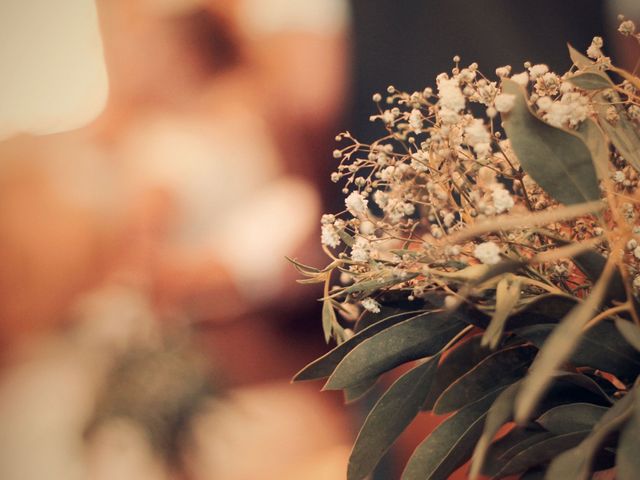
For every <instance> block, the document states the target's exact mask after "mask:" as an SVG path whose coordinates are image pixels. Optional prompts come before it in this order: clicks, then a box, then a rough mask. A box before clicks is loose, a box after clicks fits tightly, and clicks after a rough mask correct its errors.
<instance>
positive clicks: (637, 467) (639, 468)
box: [616, 388, 640, 480]
mask: <svg viewBox="0 0 640 480" xmlns="http://www.w3.org/2000/svg"><path fill="white" fill-rule="evenodd" d="M629 395H631V394H629ZM633 395H634V397H635V398H634V399H633V401H634V406H633V415H632V417H631V419H630V420H629V422H628V423H627V424H626V426H625V427H624V429H623V430H622V434H621V435H620V443H619V444H618V454H617V455H616V467H617V478H618V479H619V480H636V479H637V478H638V473H639V472H640V454H639V453H638V452H639V449H638V442H639V441H640V394H639V392H638V389H637V388H636V390H635V391H634V392H633Z"/></svg>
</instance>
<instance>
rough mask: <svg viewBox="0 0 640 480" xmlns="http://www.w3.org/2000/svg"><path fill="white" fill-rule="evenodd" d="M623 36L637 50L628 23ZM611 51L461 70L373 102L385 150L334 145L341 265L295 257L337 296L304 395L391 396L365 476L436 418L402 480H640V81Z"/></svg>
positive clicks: (380, 415)
mask: <svg viewBox="0 0 640 480" xmlns="http://www.w3.org/2000/svg"><path fill="white" fill-rule="evenodd" d="M620 31H621V32H622V33H623V34H625V35H629V36H634V37H635V38H636V39H640V36H639V35H638V34H636V33H635V26H633V24H631V23H630V22H629V21H625V20H624V19H623V21H622V23H621V25H620ZM601 47H602V40H601V39H599V38H597V37H596V38H595V39H594V41H593V43H592V45H591V46H590V47H589V50H588V51H587V53H588V56H584V55H582V54H580V53H579V52H577V51H576V50H575V49H573V48H571V47H570V48H569V54H570V56H571V58H572V60H573V63H574V66H573V67H572V68H571V70H570V71H568V72H566V73H565V74H564V75H562V76H560V75H557V74H555V73H553V72H550V71H549V70H548V68H547V67H546V66H545V65H530V64H528V63H526V64H525V71H523V72H522V73H519V74H514V75H511V67H502V68H499V69H498V70H497V71H496V74H497V76H498V77H499V78H500V80H499V82H498V81H491V80H489V79H488V78H486V77H485V76H484V75H482V73H481V72H480V71H479V70H478V67H477V65H475V64H471V65H470V66H468V67H466V68H461V67H460V59H459V58H457V57H456V58H454V62H455V67H454V68H453V69H452V71H451V72H450V73H449V74H441V75H440V76H438V78H437V80H436V81H437V87H438V88H437V93H435V92H434V90H433V89H431V88H426V89H425V90H424V91H422V92H413V93H404V92H399V91H397V90H396V89H394V88H393V87H389V89H388V96H387V97H386V99H385V100H383V97H382V95H380V94H376V95H374V101H375V102H376V105H377V106H378V113H377V114H376V115H373V116H372V120H373V121H381V122H382V123H383V125H384V126H385V128H386V131H387V135H386V136H384V137H383V138H381V139H379V140H377V141H375V142H373V143H372V144H365V143H361V142H360V141H358V140H356V139H355V138H354V137H353V136H352V135H350V134H349V133H348V132H347V133H343V134H341V135H339V136H338V140H339V141H347V143H348V144H347V145H346V146H345V147H343V148H341V149H338V150H336V151H335V152H334V157H335V158H337V159H338V158H339V159H341V161H340V165H339V167H338V169H337V171H336V172H335V173H334V174H333V175H332V180H333V181H335V182H344V190H343V192H344V193H345V195H346V200H345V207H346V209H345V210H344V211H343V212H340V213H338V214H335V215H324V216H323V218H322V243H323V245H324V248H325V251H326V253H327V255H328V256H329V257H330V258H331V263H330V264H329V266H327V267H326V268H325V269H322V270H319V269H314V268H311V267H307V266H304V265H302V264H299V263H297V262H295V261H294V263H295V264H296V266H297V268H298V270H299V271H300V272H301V273H302V274H303V275H305V276H306V277H308V278H307V279H306V280H304V282H305V283H313V282H321V283H324V285H325V294H324V298H323V299H322V300H323V302H324V308H323V325H324V329H325V334H326V337H327V339H329V338H331V337H333V338H335V339H336V341H337V343H338V345H337V346H336V347H335V348H333V349H332V350H331V351H330V352H329V353H327V354H326V355H324V356H323V357H321V358H319V359H317V360H316V361H314V362H313V363H311V364H310V365H308V366H307V367H305V368H304V369H303V370H302V371H301V372H299V373H298V374H297V376H296V378H295V380H298V381H301V380H314V379H326V384H325V389H333V390H343V391H344V392H345V396H346V398H347V399H348V400H349V401H351V400H354V399H356V398H358V397H360V396H362V395H364V394H366V393H367V392H368V391H370V390H371V388H372V387H373V386H374V385H375V383H376V382H377V381H378V380H379V379H380V378H381V377H384V378H383V380H382V382H381V383H383V384H385V385H389V384H390V386H389V387H388V389H387V390H386V392H385V393H384V394H382V396H381V397H380V398H379V400H378V401H377V403H375V405H374V407H373V408H372V410H371V412H370V413H369V416H368V417H367V418H366V420H365V422H364V425H363V427H362V429H361V431H360V434H359V435H358V437H357V440H356V442H355V445H354V448H353V452H352V454H351V459H350V462H349V466H348V479H349V480H359V479H362V478H365V477H366V476H367V475H368V474H369V473H370V472H371V471H372V470H373V469H374V468H375V466H376V464H377V463H378V462H379V460H380V458H381V457H382V456H383V455H384V453H385V452H386V451H387V450H388V449H389V448H390V447H391V445H392V444H393V442H394V441H395V439H396V438H397V437H398V436H399V435H400V433H401V432H402V431H403V430H404V429H405V428H406V427H407V425H409V424H410V423H411V421H412V420H413V419H414V418H415V417H416V416H417V415H419V414H420V412H423V411H432V412H433V413H435V414H445V413H447V414H451V415H450V416H449V417H447V418H446V419H445V420H444V421H442V423H440V425H439V426H438V427H437V428H436V429H435V430H434V431H433V432H431V433H430V434H429V435H428V436H427V437H426V438H425V440H424V441H423V442H422V443H421V444H420V445H419V446H418V447H417V448H416V450H415V452H414V454H413V456H412V457H411V459H410V460H409V462H408V464H407V465H406V468H405V470H404V473H403V479H405V480H413V479H416V480H417V479H425V478H426V479H446V478H448V477H449V476H450V475H451V474H452V472H454V471H455V470H456V469H458V468H459V467H460V466H462V465H463V464H465V463H466V462H467V461H469V460H471V462H470V467H469V469H470V470H469V473H470V476H471V477H472V478H475V477H477V476H478V475H480V474H485V475H488V476H490V477H493V478H502V477H505V476H508V475H518V476H520V478H542V476H544V477H545V478H549V479H552V480H554V479H562V480H564V479H566V478H571V479H574V478H576V479H587V478H590V476H591V475H592V473H593V472H594V471H601V470H606V469H611V468H615V469H616V475H617V477H618V478H621V479H631V478H637V477H640V465H639V464H638V455H637V454H635V455H634V452H635V453H637V443H638V442H639V441H640V387H639V386H638V383H640V382H638V375H639V374H640V311H639V309H638V293H639V290H640V246H639V245H640V244H639V243H638V236H639V235H640V219H639V218H638V211H639V209H640V189H639V188H638V182H639V178H640V171H639V169H640V130H639V125H640V94H639V91H640V79H639V78H638V77H636V76H634V75H632V74H630V73H628V72H625V71H623V70H621V69H619V68H617V67H615V66H614V65H612V64H611V61H610V59H609V58H607V57H605V56H604V54H603V53H602V50H601ZM385 101H386V104H385ZM480 113H483V114H484V115H480ZM505 134H506V138H505ZM405 364H409V365H410V367H411V368H410V369H408V370H406V369H405V370H403V371H404V373H403V374H402V375H401V376H399V375H398V374H397V372H394V369H396V367H399V366H401V365H405ZM392 378H394V379H395V381H394V382H393V383H391V382H390V379H392Z"/></svg>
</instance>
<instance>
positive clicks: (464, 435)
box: [402, 391, 500, 480]
mask: <svg viewBox="0 0 640 480" xmlns="http://www.w3.org/2000/svg"><path fill="white" fill-rule="evenodd" d="M499 394H500V391H497V392H493V393H491V394H489V395H487V396H486V397H483V398H481V399H479V400H477V401H476V402H474V403H472V404H470V405H467V406H466V407H464V408H463V409H462V410H459V411H458V412H456V413H455V414H454V415H452V416H450V417H449V418H447V419H446V420H445V421H444V422H442V423H441V424H440V425H438V427H436V429H435V430H434V431H433V432H431V434H430V435H429V436H428V437H427V438H426V439H425V440H424V441H423V442H422V443H421V444H420V445H419V446H418V448H416V450H415V451H414V452H413V455H412V456H411V458H410V459H409V462H408V463H407V465H406V467H405V470H404V472H403V473H402V480H440V479H442V480H446V479H448V478H449V476H450V475H451V473H453V472H454V471H455V470H456V469H457V468H458V467H460V466H461V465H462V464H464V462H466V461H467V460H468V459H469V457H470V456H471V452H472V451H473V447H474V445H475V443H476V441H477V440H478V438H479V437H480V434H481V433H482V424H483V421H484V418H485V416H486V414H487V410H488V409H489V407H490V406H491V404H492V403H493V401H494V400H495V398H496V397H497V396H498V395H499Z"/></svg>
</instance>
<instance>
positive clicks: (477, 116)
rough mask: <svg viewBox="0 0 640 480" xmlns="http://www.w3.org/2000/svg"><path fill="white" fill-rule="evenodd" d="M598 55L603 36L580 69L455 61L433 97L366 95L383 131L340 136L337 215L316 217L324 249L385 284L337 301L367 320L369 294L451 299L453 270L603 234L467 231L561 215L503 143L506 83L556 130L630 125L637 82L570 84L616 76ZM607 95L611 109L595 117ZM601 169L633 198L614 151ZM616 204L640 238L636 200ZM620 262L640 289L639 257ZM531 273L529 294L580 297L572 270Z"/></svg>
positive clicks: (580, 229)
mask: <svg viewBox="0 0 640 480" xmlns="http://www.w3.org/2000/svg"><path fill="white" fill-rule="evenodd" d="M620 31H621V32H622V33H624V34H626V35H637V34H636V33H635V26H633V24H632V23H630V22H629V21H623V23H622V24H621V25H620ZM602 47H603V44H602V39H600V38H598V37H596V38H594V40H593V43H592V45H591V47H590V48H589V52H588V55H589V57H591V59H592V60H588V59H587V57H584V59H585V61H588V62H589V65H588V68H587V67H586V66H585V65H586V64H584V65H575V66H574V67H572V69H571V70H569V71H568V72H566V73H564V74H557V73H554V72H552V71H550V69H549V68H548V66H547V65H544V64H531V63H529V62H526V63H524V65H523V68H522V69H521V70H520V71H517V72H515V73H514V70H516V69H514V68H512V66H508V65H507V66H504V67H500V68H498V69H497V70H496V72H495V74H496V77H497V78H496V79H491V78H489V77H487V76H485V75H484V74H483V73H482V72H481V71H480V70H479V67H478V65H477V64H475V63H471V64H469V65H468V66H462V65H461V63H460V62H461V60H460V58H459V57H457V56H456V57H454V59H453V60H454V66H453V68H452V70H451V71H450V72H446V73H442V74H440V75H439V76H438V77H437V78H436V82H435V87H436V88H435V89H434V88H431V87H427V88H425V89H424V90H422V91H415V92H401V91H398V90H397V89H395V88H394V87H393V86H390V87H389V88H388V89H387V94H386V95H385V96H383V95H382V94H379V93H376V94H374V95H373V101H374V103H375V105H376V107H377V113H375V114H374V115H372V116H371V117H370V120H371V121H373V122H379V123H380V124H381V125H382V127H383V128H384V130H385V131H386V134H385V135H384V136H382V138H380V139H378V140H376V141H374V142H372V143H363V142H361V141H360V140H358V139H356V138H354V137H353V136H352V135H351V134H350V133H349V132H345V133H342V134H340V135H338V136H337V138H336V139H337V141H339V142H343V143H346V145H344V146H342V147H341V148H339V149H336V150H335V151H334V158H336V159H339V160H340V162H339V166H338V168H337V170H336V171H335V172H334V173H333V174H332V175H331V179H332V181H333V182H336V183H338V182H340V183H343V192H344V194H345V197H346V198H345V209H344V210H343V211H342V212H339V213H337V214H335V215H324V216H323V217H322V238H321V240H322V244H323V245H324V246H325V247H326V251H327V253H328V254H329V255H330V256H331V257H332V258H333V259H334V263H335V265H338V266H339V268H340V269H341V270H342V271H343V272H347V273H348V274H349V278H350V279H351V280H352V281H355V283H358V282H366V281H370V280H372V279H374V280H375V279H377V280H379V281H380V282H381V287H380V288H376V289H363V290H362V293H361V294H360V296H359V294H358V293H357V291H356V293H353V292H352V293H350V294H345V295H344V296H343V301H344V302H345V303H350V304H353V303H360V306H361V307H362V308H364V309H365V310H368V311H371V312H373V311H376V309H377V308H378V307H377V303H375V300H374V299H373V298H371V296H370V294H371V293H372V292H373V293H376V294H381V293H384V292H385V291H388V290H390V289H393V290H400V291H405V292H406V294H407V296H408V297H409V298H410V299H414V298H417V297H420V296H423V295H425V294H426V293H428V292H429V291H430V290H433V289H439V290H442V289H444V290H447V291H449V293H451V294H456V287H455V282H451V281H444V280H443V277H444V276H447V275H450V274H451V273H452V272H460V271H466V270H465V269H467V268H468V267H472V266H474V265H478V264H483V265H488V266H489V265H495V264H497V263H499V262H500V261H501V260H504V259H516V260H522V259H525V260H527V259H531V258H532V257H534V256H536V255H539V254H540V253H542V252H545V251H547V250H549V249H551V248H553V247H557V246H558V241H559V239H561V241H562V242H565V243H566V242H573V241H583V240H589V239H593V238H596V237H599V236H602V235H603V232H604V231H605V230H606V225H605V226H604V228H603V226H602V225H601V224H600V223H598V219H597V218H596V216H594V215H591V214H587V215H582V216H581V217H579V218H572V219H569V220H566V219H565V220H563V221H561V222H558V221H549V222H546V223H544V225H538V226H536V227H535V228H533V227H526V226H524V225H523V226H521V227H518V228H512V229H510V230H509V231H508V232H507V231H503V230H500V228H492V229H489V230H486V231H483V232H482V233H480V234H477V235H466V234H465V232H468V231H469V230H470V229H473V228H474V226H477V225H480V224H486V223H491V222H493V224H494V225H499V224H500V222H501V221H502V219H503V218H509V217H512V216H514V215H520V216H526V215H531V214H535V213H540V212H543V211H552V210H554V209H558V208H562V207H561V206H560V204H559V203H558V202H557V201H556V200H554V198H553V197H552V196H550V195H549V194H548V193H547V192H545V191H544V190H543V189H542V188H541V186H540V185H538V183H536V181H534V179H533V178H532V177H531V176H530V175H529V174H528V173H527V172H526V171H525V170H524V169H523V168H522V166H521V165H520V162H519V160H518V157H517V155H516V154H515V153H514V149H513V148H512V146H511V143H510V141H509V140H508V139H506V138H505V135H504V131H503V130H502V126H501V120H502V118H503V117H504V116H508V115H509V113H510V112H511V110H512V109H513V108H514V105H515V103H516V95H514V94H513V93H508V92H505V91H503V88H502V85H503V83H504V82H505V81H507V80H510V81H512V82H515V83H516V84H517V85H519V86H521V87H522V89H523V92H526V99H527V108H528V109H529V110H530V112H531V113H532V114H533V115H535V116H536V117H538V118H539V119H540V120H541V121H543V122H545V123H546V124H548V125H551V126H553V127H557V128H559V129H561V130H563V131H568V132H574V133H575V134H576V135H581V134H583V131H584V130H585V129H587V127H588V125H587V120H590V119H595V118H596V117H597V116H598V115H601V116H602V117H603V118H604V119H605V120H606V121H607V122H609V123H610V124H614V125H615V123H616V122H619V121H620V115H621V114H622V115H625V116H626V117H627V118H628V119H629V121H631V122H633V123H634V124H635V125H636V126H637V125H638V122H639V121H640V102H639V101H638V100H639V97H638V90H637V89H638V85H637V84H633V83H631V82H629V81H626V80H625V81H624V82H623V83H621V84H619V85H615V86H614V88H612V89H606V90H604V91H602V92H600V93H599V94H598V95H594V92H593V91H592V89H590V88H589V86H586V87H585V86H584V85H582V84H581V83H580V82H579V81H577V80H576V78H577V77H576V76H579V74H581V73H583V72H585V71H587V70H589V71H597V72H603V71H604V70H606V69H610V68H612V66H611V63H610V60H609V59H608V58H607V57H604V55H603V54H602ZM612 85H613V84H612ZM603 98H604V99H605V100H606V101H607V102H608V106H607V109H606V111H599V110H598V109H599V108H601V104H602V99H603ZM602 169H604V170H603V171H606V172H607V173H606V175H605V176H606V177H607V178H604V179H603V178H600V184H601V185H600V186H601V188H602V189H603V191H609V193H610V194H613V195H614V196H615V198H616V200H621V199H622V198H628V199H633V198H634V195H635V192H636V188H637V185H638V171H637V170H636V169H635V168H633V167H632V166H631V165H630V163H629V162H628V161H627V160H625V158H624V156H623V155H622V153H621V152H619V151H615V152H613V153H612V154H611V155H610V158H609V161H608V162H607V164H606V165H604V166H602V168H601V170H602ZM534 176H535V175H534ZM605 196H606V195H605ZM622 205H623V206H622V207H621V208H622V210H624V211H625V213H624V217H625V218H626V221H627V223H628V226H629V228H630V229H631V230H632V231H633V233H632V234H635V233H637V232H638V230H639V229H640V219H638V215H637V203H636V202H634V201H629V202H627V203H626V206H624V205H625V204H624V202H623V203H622ZM625 209H626V210H625ZM607 215H608V217H607V218H609V217H611V215H609V214H607ZM609 219H610V218H609ZM610 220H611V219H610ZM611 221H613V220H611ZM596 248H598V249H599V251H600V252H601V253H602V254H604V255H605V256H607V255H608V253H609V250H610V248H611V246H610V245H607V242H605V241H603V242H601V243H598V244H597V247H596ZM627 257H628V258H627V260H628V273H629V275H631V276H632V277H635V278H637V279H638V281H637V282H636V283H637V285H638V286H640V276H638V275H639V274H640V263H639V262H640V258H638V256H634V255H633V254H632V252H627ZM530 274H531V277H532V278H533V279H535V282H534V281H532V282H531V285H529V286H528V287H526V288H525V293H526V291H530V292H531V294H532V295H536V294H539V293H541V291H543V290H545V289H547V290H549V291H552V290H553V291H558V290H561V291H563V292H566V293H569V294H571V295H578V296H580V295H582V294H583V293H584V291H585V289H588V288H589V282H588V280H587V279H586V278H585V276H584V275H582V274H579V273H578V271H577V269H576V267H575V265H574V264H573V263H572V262H571V261H566V260H558V259H553V260H550V261H548V262H539V263H538V264H536V265H535V266H531V267H530ZM390 278H391V279H395V280H394V281H390V280H388V279H390ZM634 285H635V284H634ZM339 288H340V287H339V286H338V287H334V289H339ZM581 292H582V293H581Z"/></svg>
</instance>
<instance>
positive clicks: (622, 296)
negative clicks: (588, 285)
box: [573, 250, 627, 304]
mask: <svg viewBox="0 0 640 480" xmlns="http://www.w3.org/2000/svg"><path fill="white" fill-rule="evenodd" d="M573 261H574V263H575V264H576V266H577V267H578V268H579V269H580V270H582V273H584V274H585V275H586V276H587V278H589V280H591V281H592V282H596V281H597V280H598V279H599V278H600V276H601V275H602V271H603V270H604V266H605V264H606V263H607V259H606V258H604V257H603V256H602V255H600V253H598V252H596V251H595V250H588V251H586V252H583V253H581V254H579V255H576V256H575V257H573ZM626 298H627V293H626V290H625V288H624V282H623V281H622V276H621V275H620V272H619V271H618V269H616V270H615V271H614V272H613V273H612V275H611V279H610V280H609V287H608V288H607V293H606V294H605V301H606V303H608V304H609V303H611V302H612V301H614V300H615V301H618V302H623V301H625V300H626Z"/></svg>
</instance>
